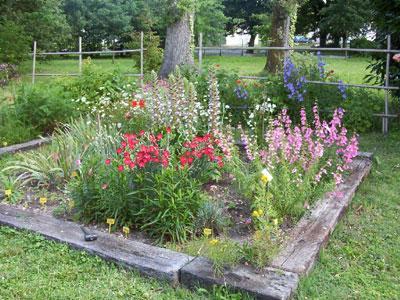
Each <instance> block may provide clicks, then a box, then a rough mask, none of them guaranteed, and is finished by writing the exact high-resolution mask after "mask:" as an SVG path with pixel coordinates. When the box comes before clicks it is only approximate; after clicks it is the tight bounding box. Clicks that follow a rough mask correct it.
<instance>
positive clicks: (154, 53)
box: [126, 31, 163, 73]
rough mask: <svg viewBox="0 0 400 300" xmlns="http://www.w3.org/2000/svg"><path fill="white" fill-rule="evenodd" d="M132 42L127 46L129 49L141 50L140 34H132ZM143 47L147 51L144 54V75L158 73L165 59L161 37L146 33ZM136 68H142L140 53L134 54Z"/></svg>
mask: <svg viewBox="0 0 400 300" xmlns="http://www.w3.org/2000/svg"><path fill="white" fill-rule="evenodd" d="M131 38H132V41H131V42H129V43H127V44H126V47H127V48H129V49H140V32H134V33H132V34H131ZM143 47H144V48H145V49H146V50H145V51H144V53H143V62H144V64H143V69H144V73H149V72H151V71H156V72H158V70H159V69H160V67H161V63H162V59H163V49H161V48H160V37H159V36H158V35H157V34H156V33H154V32H151V31H149V32H146V33H145V34H144V36H143ZM133 58H134V60H135V63H136V67H138V68H140V53H133Z"/></svg>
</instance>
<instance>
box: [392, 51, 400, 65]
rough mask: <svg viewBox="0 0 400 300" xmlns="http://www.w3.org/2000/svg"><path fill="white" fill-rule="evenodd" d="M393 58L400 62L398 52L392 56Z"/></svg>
mask: <svg viewBox="0 0 400 300" xmlns="http://www.w3.org/2000/svg"><path fill="white" fill-rule="evenodd" d="M393 60H394V61H395V62H398V63H400V53H397V54H396V55H394V56H393Z"/></svg>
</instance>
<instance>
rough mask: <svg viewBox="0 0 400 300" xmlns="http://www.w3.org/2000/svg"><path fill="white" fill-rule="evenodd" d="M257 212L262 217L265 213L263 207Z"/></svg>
mask: <svg viewBox="0 0 400 300" xmlns="http://www.w3.org/2000/svg"><path fill="white" fill-rule="evenodd" d="M257 212H258V214H259V215H260V217H261V216H262V215H263V214H264V211H263V210H262V209H261V208H260V209H259V210H257Z"/></svg>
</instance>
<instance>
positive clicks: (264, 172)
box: [261, 169, 273, 183]
mask: <svg viewBox="0 0 400 300" xmlns="http://www.w3.org/2000/svg"><path fill="white" fill-rule="evenodd" d="M272 179H273V177H272V175H271V173H270V172H269V171H268V170H267V169H263V170H262V171H261V181H262V182H264V183H267V182H270V181H271V180H272Z"/></svg>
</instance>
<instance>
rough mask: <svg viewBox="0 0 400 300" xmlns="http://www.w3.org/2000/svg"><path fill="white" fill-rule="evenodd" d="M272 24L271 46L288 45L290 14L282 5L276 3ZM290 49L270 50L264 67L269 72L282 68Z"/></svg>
mask: <svg viewBox="0 0 400 300" xmlns="http://www.w3.org/2000/svg"><path fill="white" fill-rule="evenodd" d="M272 14H273V15H272V25H271V44H270V46H271V47H288V46H289V39H290V16H289V15H288V13H287V12H286V10H285V8H284V7H282V6H280V5H278V4H277V5H275V7H274V9H273V12H272ZM285 55H288V51H282V50H269V51H268V57H267V63H266V64H265V67H264V69H265V70H267V71H268V72H269V73H273V74H276V73H277V72H278V71H279V70H281V69H282V62H283V58H284V56H285Z"/></svg>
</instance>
